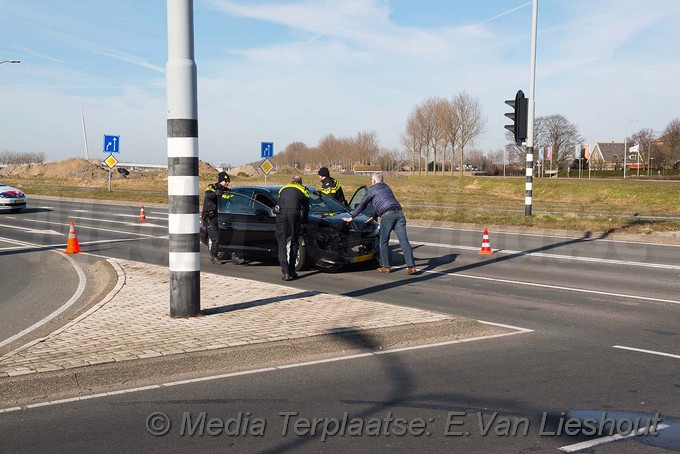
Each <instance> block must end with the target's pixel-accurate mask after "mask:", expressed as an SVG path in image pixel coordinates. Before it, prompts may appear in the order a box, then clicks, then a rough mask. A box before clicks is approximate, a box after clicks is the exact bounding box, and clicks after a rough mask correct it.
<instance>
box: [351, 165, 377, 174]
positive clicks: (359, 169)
mask: <svg viewBox="0 0 680 454" xmlns="http://www.w3.org/2000/svg"><path fill="white" fill-rule="evenodd" d="M381 170H382V168H381V167H380V165H377V164H354V165H353V166H352V172H353V173H354V174H355V175H369V174H371V173H373V172H380V171H381Z"/></svg>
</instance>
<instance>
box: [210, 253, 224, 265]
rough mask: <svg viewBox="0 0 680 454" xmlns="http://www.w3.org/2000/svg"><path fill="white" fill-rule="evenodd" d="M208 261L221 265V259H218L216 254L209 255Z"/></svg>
mask: <svg viewBox="0 0 680 454" xmlns="http://www.w3.org/2000/svg"><path fill="white" fill-rule="evenodd" d="M210 261H211V262H212V263H214V264H215V265H221V264H222V261H221V260H220V259H218V258H217V256H216V255H211V256H210Z"/></svg>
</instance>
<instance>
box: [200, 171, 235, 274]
mask: <svg viewBox="0 0 680 454" xmlns="http://www.w3.org/2000/svg"><path fill="white" fill-rule="evenodd" d="M230 182H231V179H230V178H229V175H227V172H220V173H219V174H218V175H217V184H209V185H208V187H207V188H205V198H204V199H203V225H204V226H205V229H206V232H207V234H208V238H209V239H210V243H209V244H210V261H211V262H213V263H215V264H217V263H219V264H222V263H224V262H222V261H221V260H220V259H219V258H218V256H217V255H218V253H219V248H220V229H219V225H218V223H217V203H218V200H219V198H224V199H228V198H231V197H233V196H232V195H231V194H229V192H231V189H229V183H230Z"/></svg>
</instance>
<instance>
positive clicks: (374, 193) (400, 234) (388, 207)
mask: <svg viewBox="0 0 680 454" xmlns="http://www.w3.org/2000/svg"><path fill="white" fill-rule="evenodd" d="M370 202H373V208H374V209H375V214H376V216H379V217H380V268H378V271H379V272H380V273H389V272H391V271H392V269H391V268H390V252H389V248H388V246H389V242H390V234H391V233H392V230H394V233H396V234H397V238H398V239H399V244H400V245H401V250H402V252H403V253H404V260H405V261H406V274H407V275H411V274H415V273H416V264H415V262H414V261H413V250H412V249H411V243H409V241H408V236H407V235H406V217H405V216H404V213H403V212H402V211H401V205H399V202H397V199H396V198H395V197H394V194H393V193H392V189H390V187H389V186H388V185H387V184H385V183H384V182H383V174H382V172H376V173H374V174H373V175H372V176H371V187H370V188H368V190H367V191H366V194H365V195H364V197H363V198H362V199H361V202H359V205H357V207H356V208H355V209H354V211H353V212H352V215H351V217H348V218H342V220H343V221H345V222H352V220H353V219H354V218H355V217H357V216H359V214H361V212H362V211H364V209H365V208H366V206H367V205H368V204H369V203H370Z"/></svg>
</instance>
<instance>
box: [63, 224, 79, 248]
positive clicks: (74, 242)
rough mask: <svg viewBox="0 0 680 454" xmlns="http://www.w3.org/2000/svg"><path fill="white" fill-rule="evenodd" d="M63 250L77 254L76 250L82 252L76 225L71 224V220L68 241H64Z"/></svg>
mask: <svg viewBox="0 0 680 454" xmlns="http://www.w3.org/2000/svg"><path fill="white" fill-rule="evenodd" d="M64 252H65V253H67V254H77V253H78V252H83V251H82V250H81V249H80V245H79V244H78V237H77V236H76V227H75V226H74V225H73V221H71V227H70V228H69V229H68V241H67V242H66V250H65V251H64Z"/></svg>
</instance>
